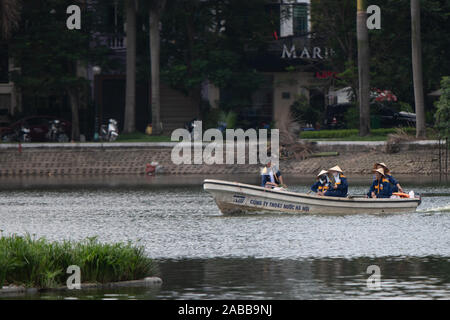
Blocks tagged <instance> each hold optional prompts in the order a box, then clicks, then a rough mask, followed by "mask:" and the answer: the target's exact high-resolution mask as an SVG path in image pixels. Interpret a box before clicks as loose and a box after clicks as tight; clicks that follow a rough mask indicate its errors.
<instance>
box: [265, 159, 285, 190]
mask: <svg viewBox="0 0 450 320" xmlns="http://www.w3.org/2000/svg"><path fill="white" fill-rule="evenodd" d="M261 186H262V187H266V188H275V187H279V186H284V183H283V177H282V176H281V172H280V170H278V169H277V168H276V167H274V166H272V161H271V160H269V161H268V162H267V164H266V166H265V167H264V168H263V169H262V171H261Z"/></svg>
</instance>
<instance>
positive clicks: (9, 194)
mask: <svg viewBox="0 0 450 320" xmlns="http://www.w3.org/2000/svg"><path fill="white" fill-rule="evenodd" d="M203 178H204V177H164V176H159V177H142V176H139V177H136V176H132V177H124V176H122V177H109V178H108V177H102V178H95V179H87V178H67V177H65V178H55V177H49V178H31V179H30V178H27V179H20V180H17V179H11V178H10V180H8V179H1V180H0V181H2V182H3V183H2V184H1V185H2V187H1V191H0V192H1V195H2V197H1V200H0V203H1V205H0V229H1V230H3V231H2V232H3V235H6V234H11V233H17V234H25V233H30V234H34V235H36V237H46V238H47V239H49V240H57V241H58V240H64V239H71V240H81V239H85V238H86V237H92V236H97V237H98V239H99V240H100V241H103V242H116V241H128V240H131V241H132V242H133V243H136V244H139V245H143V246H144V247H145V250H146V252H147V254H148V256H150V257H152V258H154V259H156V260H157V261H158V265H159V276H160V277H161V278H162V279H163V284H162V286H161V287H159V288H152V289H148V288H147V289H144V288H140V289H139V288H134V289H121V290H114V291H113V292H112V291H96V290H92V291H87V292H84V291H83V292H81V293H80V292H78V293H77V292H65V293H42V294H39V295H33V296H29V297H25V298H33V299H34V298H42V299H55V298H71V297H77V298H82V299H91V298H102V299H135V298H136V299H270V298H273V299H322V298H327V299H346V298H364V299H372V298H395V299H402V298H424V299H450V184H448V183H447V184H445V183H442V184H438V183H437V181H436V179H428V180H422V181H415V180H414V179H412V178H410V177H409V178H408V177H401V179H400V181H401V182H402V185H403V187H404V188H405V189H407V190H408V191H409V190H414V191H415V192H416V193H419V194H421V195H422V204H421V205H420V206H419V208H418V210H417V212H413V213H403V214H391V215H369V214H359V215H349V216H319V215H293V214H289V215H283V214H253V215H240V216H223V215H222V214H221V213H220V211H219V210H218V208H217V206H216V205H215V203H214V201H213V199H212V197H211V196H210V195H209V194H208V193H205V192H204V191H203V189H202V185H201V181H202V179H203ZM219 178H221V177H219ZM222 178H223V177H222ZM227 179H228V180H232V181H242V182H251V183H257V182H258V179H257V178H255V177H245V176H233V177H227ZM288 182H289V188H290V189H291V190H293V191H299V192H306V191H308V189H309V186H308V185H309V184H310V183H311V182H312V178H311V177H299V178H295V179H294V178H291V179H289V180H288ZM349 182H350V183H351V186H350V189H349V191H350V193H353V194H358V193H359V194H360V193H365V192H367V189H368V186H369V185H370V177H369V178H367V177H349ZM371 265H376V266H378V267H379V269H380V273H381V289H379V290H373V289H369V288H368V287H367V278H368V277H369V274H368V273H367V268H368V267H369V266H371Z"/></svg>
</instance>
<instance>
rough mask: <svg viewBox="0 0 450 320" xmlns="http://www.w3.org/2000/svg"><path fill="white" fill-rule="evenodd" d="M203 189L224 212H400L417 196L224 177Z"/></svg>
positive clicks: (209, 181)
mask: <svg viewBox="0 0 450 320" xmlns="http://www.w3.org/2000/svg"><path fill="white" fill-rule="evenodd" d="M203 189H204V190H206V191H208V192H209V193H211V195H212V196H213V198H214V200H215V201H216V204H217V206H218V207H219V209H220V211H221V212H222V213H223V214H233V213H245V212H252V211H253V212H258V211H261V212H264V211H269V212H274V211H275V212H284V213H298V214H316V213H317V214H356V213H375V214H376V213H397V212H411V211H415V210H416V208H417V206H418V205H419V204H420V202H421V199H420V197H418V198H398V199H392V198H388V199H372V198H365V197H364V196H353V197H352V196H349V197H346V198H338V197H325V196H318V195H315V194H306V193H298V192H291V191H287V190H276V189H270V188H264V187H259V186H254V185H250V184H244V183H238V182H230V181H223V180H212V179H206V180H205V181H204V183H203Z"/></svg>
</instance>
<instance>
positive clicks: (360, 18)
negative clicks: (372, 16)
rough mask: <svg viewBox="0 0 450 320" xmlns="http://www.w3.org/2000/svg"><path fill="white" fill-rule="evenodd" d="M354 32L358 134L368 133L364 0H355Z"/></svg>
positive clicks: (367, 35) (365, 13)
mask: <svg viewBox="0 0 450 320" xmlns="http://www.w3.org/2000/svg"><path fill="white" fill-rule="evenodd" d="M357 1H358V2H357V4H358V10H357V13H356V33H357V40H358V75H359V76H358V78H359V94H358V98H359V135H360V136H366V135H368V134H369V133H370V103H369V90H370V86H369V81H370V80H369V33H368V31H367V26H366V20H367V12H366V7H365V4H364V0H357Z"/></svg>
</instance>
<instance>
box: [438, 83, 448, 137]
mask: <svg viewBox="0 0 450 320" xmlns="http://www.w3.org/2000/svg"><path fill="white" fill-rule="evenodd" d="M441 91H442V93H441V96H440V97H439V101H437V102H436V107H437V111H436V114H435V119H436V127H437V129H438V130H439V132H440V134H441V136H442V137H446V138H449V137H450V76H448V77H443V78H442V81H441Z"/></svg>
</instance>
